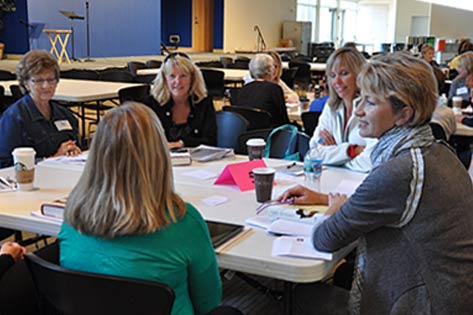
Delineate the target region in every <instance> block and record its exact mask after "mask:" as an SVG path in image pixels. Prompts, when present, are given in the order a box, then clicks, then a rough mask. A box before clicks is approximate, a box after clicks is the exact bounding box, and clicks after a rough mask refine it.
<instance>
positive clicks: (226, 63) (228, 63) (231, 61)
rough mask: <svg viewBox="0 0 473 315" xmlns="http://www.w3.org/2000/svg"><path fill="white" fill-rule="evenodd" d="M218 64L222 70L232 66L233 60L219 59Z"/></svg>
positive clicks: (227, 58) (228, 58)
mask: <svg viewBox="0 0 473 315" xmlns="http://www.w3.org/2000/svg"><path fill="white" fill-rule="evenodd" d="M220 62H221V63H222V65H223V67H224V68H227V67H228V65H231V64H233V58H231V57H220Z"/></svg>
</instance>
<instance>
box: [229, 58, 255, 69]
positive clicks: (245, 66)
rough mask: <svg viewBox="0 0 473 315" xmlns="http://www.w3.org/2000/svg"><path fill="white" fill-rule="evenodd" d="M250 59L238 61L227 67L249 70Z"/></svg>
mask: <svg viewBox="0 0 473 315" xmlns="http://www.w3.org/2000/svg"><path fill="white" fill-rule="evenodd" d="M249 63H250V60H249V59H236V60H235V61H234V62H233V63H232V64H229V65H227V68H232V69H243V70H248V64H249Z"/></svg>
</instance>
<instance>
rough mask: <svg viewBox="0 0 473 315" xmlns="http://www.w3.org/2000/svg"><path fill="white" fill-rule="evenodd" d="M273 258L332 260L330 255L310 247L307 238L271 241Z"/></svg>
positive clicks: (286, 238)
mask: <svg viewBox="0 0 473 315" xmlns="http://www.w3.org/2000/svg"><path fill="white" fill-rule="evenodd" d="M271 254H272V255H273V256H294V257H303V258H312V259H322V260H332V253H325V252H320V251H318V250H316V249H314V248H313V247H312V245H311V244H310V238H309V237H301V236H298V237H293V236H281V237H278V238H277V239H275V240H274V241H273V248H272V252H271Z"/></svg>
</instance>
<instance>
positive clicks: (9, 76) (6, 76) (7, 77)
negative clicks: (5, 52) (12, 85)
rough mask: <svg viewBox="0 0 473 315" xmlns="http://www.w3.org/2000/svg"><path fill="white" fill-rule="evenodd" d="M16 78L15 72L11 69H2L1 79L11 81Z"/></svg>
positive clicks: (0, 72) (0, 71)
mask: <svg viewBox="0 0 473 315" xmlns="http://www.w3.org/2000/svg"><path fill="white" fill-rule="evenodd" d="M15 79H16V76H15V74H13V73H11V72H10V71H6V70H0V81H10V80H15Z"/></svg>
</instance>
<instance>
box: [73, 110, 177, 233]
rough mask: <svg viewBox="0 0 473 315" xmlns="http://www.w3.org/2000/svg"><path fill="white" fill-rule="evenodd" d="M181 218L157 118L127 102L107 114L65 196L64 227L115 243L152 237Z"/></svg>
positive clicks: (165, 143) (169, 163) (164, 139)
mask: <svg viewBox="0 0 473 315" xmlns="http://www.w3.org/2000/svg"><path fill="white" fill-rule="evenodd" d="M184 214H185V204H184V202H183V200H182V199H181V198H180V197H179V196H178V195H177V194H176V193H175V192H174V186H173V176H172V165H171V159H170V156H169V150H168V147H167V141H166V137H165V135H164V131H163V128H162V126H161V123H160V122H159V119H158V117H157V116H156V114H155V113H154V112H153V111H152V110H151V109H150V108H148V107H146V106H145V105H142V104H139V103H131V102H128V103H125V104H124V105H121V106H118V107H115V108H114V109H112V110H110V111H108V112H107V113H106V114H105V116H104V117H103V119H102V120H101V121H100V123H99V126H98V127H97V131H96V133H95V136H94V139H93V141H92V146H91V148H90V152H89V156H88V158H87V163H86V165H85V168H84V171H83V173H82V176H81V177H80V179H79V182H78V183H77V185H76V187H75V188H74V189H73V190H72V192H71V194H70V196H69V199H68V202H67V206H66V212H65V215H64V220H65V222H66V223H67V224H69V225H70V226H72V227H74V228H75V229H76V230H78V231H79V232H80V233H84V234H87V235H94V236H99V237H104V238H114V237H117V236H121V235H133V234H147V233H151V232H154V231H157V230H159V229H161V228H163V227H164V226H166V225H168V224H170V222H176V221H177V219H178V218H179V217H182V216H184Z"/></svg>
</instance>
